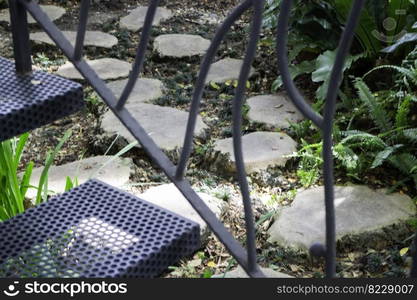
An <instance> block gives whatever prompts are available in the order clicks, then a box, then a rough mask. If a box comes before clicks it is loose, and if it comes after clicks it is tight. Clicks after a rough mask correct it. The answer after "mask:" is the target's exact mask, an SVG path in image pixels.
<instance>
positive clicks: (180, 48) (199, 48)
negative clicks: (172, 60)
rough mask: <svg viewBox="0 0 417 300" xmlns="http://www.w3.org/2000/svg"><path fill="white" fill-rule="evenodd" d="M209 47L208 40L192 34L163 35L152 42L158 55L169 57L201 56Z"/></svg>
mask: <svg viewBox="0 0 417 300" xmlns="http://www.w3.org/2000/svg"><path fill="white" fill-rule="evenodd" d="M209 46H210V41H209V40H206V39H204V38H202V37H201V36H199V35H192V34H164V35H160V36H158V37H157V38H156V39H155V41H154V47H155V49H156V51H157V52H158V53H159V55H160V56H169V57H190V56H194V55H203V54H204V53H206V51H207V49H208V47H209Z"/></svg>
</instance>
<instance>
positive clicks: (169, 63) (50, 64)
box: [0, 0, 410, 277]
mask: <svg viewBox="0 0 417 300" xmlns="http://www.w3.org/2000/svg"><path fill="white" fill-rule="evenodd" d="M40 2H41V4H49V3H54V4H58V5H61V6H65V7H66V9H67V14H66V15H65V16H64V17H63V18H62V19H60V20H58V21H57V22H56V24H57V26H58V27H59V28H60V29H63V30H64V29H65V30H68V29H72V30H74V29H76V24H77V18H78V3H79V1H40ZM238 2H240V1H238V0H216V1H210V0H172V1H161V6H166V7H168V8H170V9H172V10H173V11H174V13H175V16H174V17H173V18H171V19H170V20H168V21H166V22H162V23H161V24H160V25H159V26H155V27H154V28H153V30H152V35H151V41H150V45H151V44H152V41H153V39H154V38H155V37H157V36H158V35H160V34H162V33H190V34H199V35H201V36H203V37H204V38H208V39H211V38H212V37H213V35H214V33H215V30H216V25H215V24H210V23H205V22H204V21H202V20H206V19H207V18H208V19H214V20H216V19H222V18H224V16H225V15H227V13H228V12H229V11H230V9H232V8H233V7H234V6H235V5H236V4H237V3H238ZM146 3H147V1H143V0H140V1H129V0H119V1H115V0H112V1H93V5H92V9H91V14H90V15H91V16H92V20H93V21H92V22H90V24H89V28H90V29H96V30H98V29H100V30H102V31H104V32H109V33H111V34H114V35H116V36H117V38H118V39H119V44H118V45H117V46H115V47H113V48H112V49H101V48H95V47H87V48H86V51H85V56H86V57H87V58H90V59H91V58H101V57H114V58H119V59H123V60H126V61H129V62H132V61H133V60H134V57H135V53H136V46H137V43H138V40H139V37H140V33H139V34H138V33H131V32H129V31H126V30H121V29H119V27H118V22H119V19H120V17H122V16H125V15H126V14H127V13H128V11H129V10H131V9H132V8H134V7H136V6H138V5H146ZM103 20H105V22H104V24H97V23H96V24H95V23H94V22H97V21H101V22H103ZM249 21H250V15H249V14H246V15H245V16H244V17H243V18H242V20H240V21H239V22H238V23H237V24H235V25H234V26H233V29H232V31H231V32H230V33H229V34H228V36H227V39H226V41H225V42H224V43H223V45H222V46H221V48H220V51H219V52H218V57H217V58H216V60H218V59H221V58H223V57H232V58H242V57H243V55H244V50H245V46H246V43H245V41H246V40H247V35H248V34H247V33H248V25H249ZM32 27H33V29H35V28H37V27H36V25H33V26H32ZM271 38H273V36H272V33H270V32H263V35H262V38H261V42H260V43H259V46H258V54H257V56H256V59H255V62H254V64H253V66H254V68H255V69H256V74H255V76H254V77H253V78H251V80H250V87H249V89H248V93H247V95H248V97H249V96H252V95H259V94H265V93H270V92H271V85H272V82H273V81H274V80H275V79H276V77H277V75H278V73H277V68H276V58H275V52H274V48H273V45H271V43H270V42H269V40H270V39H271ZM0 41H1V43H0V51H1V53H0V55H1V56H5V57H9V58H12V56H13V53H12V48H11V44H10V33H9V28H8V26H7V24H0ZM32 46H33V49H32V50H33V60H34V63H35V65H36V66H37V67H39V68H41V69H43V70H46V71H49V72H52V71H55V70H56V69H57V68H58V67H59V66H60V65H62V64H63V63H65V62H66V58H65V57H64V56H63V54H62V53H60V52H59V51H58V50H57V49H56V48H54V47H51V46H44V45H35V44H33V45H32ZM199 63H200V58H185V59H175V60H173V59H166V58H161V57H159V56H158V55H157V54H155V53H153V52H152V48H151V47H149V49H148V52H147V54H146V60H145V65H144V70H143V74H142V75H143V76H144V77H149V78H156V79H160V80H161V81H163V83H164V85H165V86H166V88H167V91H166V93H165V95H164V96H163V97H162V98H160V99H158V100H157V101H155V103H156V104H159V105H164V106H171V107H177V108H179V109H183V110H188V109H189V105H190V98H191V95H192V92H193V87H194V82H195V80H196V76H197V72H198V69H199ZM297 83H298V84H299V86H300V87H301V88H302V89H303V90H304V92H305V94H306V95H307V96H308V97H309V96H311V95H312V94H313V92H312V88H313V86H312V84H311V82H307V81H305V79H304V78H301V79H300V80H299V81H298V82H297ZM85 95H86V100H87V106H86V108H85V109H84V110H83V111H81V112H79V113H77V114H75V115H73V116H70V117H68V118H65V119H62V120H59V121H57V122H54V123H53V124H50V125H48V126H45V127H43V128H40V129H37V130H34V131H33V132H32V134H31V136H30V140H29V143H28V146H27V150H26V152H25V154H24V159H23V163H27V162H28V161H34V162H35V164H36V166H41V165H42V164H43V162H44V160H45V153H46V152H47V151H48V150H50V149H52V148H54V146H55V145H56V144H57V143H58V141H59V139H60V138H61V137H62V136H63V135H64V133H65V132H66V131H67V130H69V129H71V130H72V137H71V138H70V140H69V142H68V143H66V144H65V146H64V148H63V150H62V151H61V152H60V153H59V155H58V156H57V158H56V161H55V163H56V164H57V165H60V164H64V163H66V162H70V161H75V160H77V159H80V158H83V157H84V158H86V157H90V156H93V155H103V154H104V153H105V151H106V150H107V149H108V147H109V146H110V143H111V141H108V140H103V139H101V138H100V137H101V132H100V128H99V125H100V119H101V117H102V115H103V113H104V112H105V111H106V109H107V108H106V106H105V105H104V103H103V102H102V101H101V100H100V99H98V97H97V95H96V94H95V93H94V92H93V91H92V89H91V88H90V87H88V86H87V85H85ZM233 95H234V88H233V86H227V85H224V84H222V85H220V86H219V87H218V88H217V87H216V88H213V87H208V88H207V89H206V91H205V94H204V98H203V100H204V101H203V104H202V107H201V116H202V117H203V119H204V121H205V123H206V124H207V125H208V126H209V127H210V132H209V135H208V137H207V138H206V139H205V140H197V141H196V151H195V153H194V154H193V156H192V159H191V162H190V168H189V171H188V173H187V177H188V178H189V180H190V181H191V182H192V184H193V185H194V186H196V187H197V188H198V189H199V190H211V191H212V190H217V191H218V193H219V195H220V197H223V198H224V200H225V201H227V202H228V204H229V207H228V209H227V210H226V212H225V213H224V214H223V216H222V220H223V222H224V223H225V224H226V226H227V227H228V228H230V230H231V231H232V232H233V234H234V235H235V237H236V238H237V239H238V240H240V241H242V243H244V240H245V229H244V219H243V212H242V207H241V205H240V194H239V190H238V185H237V182H236V180H235V178H233V176H230V175H227V174H223V175H222V174H218V173H216V172H214V171H213V168H211V163H212V161H211V160H210V157H211V153H212V145H213V141H214V140H215V139H218V138H225V137H230V136H231V126H230V125H231V99H232V98H233ZM311 100H312V99H311ZM261 128H262V127H260V126H259V125H258V124H251V123H249V122H248V121H247V119H245V121H244V128H243V130H244V133H249V132H253V131H255V130H259V129H261ZM287 133H288V134H289V135H291V136H293V137H295V135H294V132H293V131H291V130H288V131H287ZM122 146H123V145H118V144H117V145H116V146H115V147H113V148H112V149H111V150H110V152H109V153H110V154H114V153H116V152H117V151H118V150H120V149H121V147H122ZM125 156H128V157H132V158H133V159H134V162H135V163H136V164H137V165H138V168H137V169H138V171H137V173H136V174H135V175H134V176H133V178H132V180H133V181H134V182H137V183H139V184H142V186H143V188H145V187H148V186H149V185H154V184H159V183H165V182H168V180H167V178H166V177H165V176H164V175H163V173H162V172H161V171H160V170H158V169H157V168H155V166H154V165H153V164H152V162H151V161H149V159H148V158H147V157H146V156H145V155H144V154H143V153H142V151H141V150H137V149H135V150H132V151H130V152H128V153H127V154H126V155H125ZM169 156H170V157H172V158H173V159H174V160H176V159H177V157H178V153H177V152H176V151H173V152H171V153H169ZM295 170H296V161H290V162H289V163H288V164H287V166H286V168H278V167H277V168H270V169H269V170H268V171H267V172H263V173H260V174H255V175H253V176H251V177H250V183H251V189H252V191H254V194H255V195H260V194H270V195H271V198H273V196H272V195H275V198H274V199H276V202H277V206H276V208H275V209H278V208H279V207H282V206H285V205H290V204H291V200H292V197H291V191H293V190H295V189H297V188H300V187H301V184H300V183H299V182H298V181H297V176H296V174H295ZM336 175H337V178H338V179H337V182H338V183H345V182H346V181H347V178H345V177H344V176H338V174H336ZM364 180H365V181H364V182H360V183H363V184H368V185H370V186H375V187H381V186H387V185H390V184H391V182H392V181H393V180H395V174H388V175H387V173H385V174H381V173H380V172H375V173H370V174H369V175H367V176H365V179H364ZM141 188H142V187H141V186H139V189H141ZM219 195H218V196H219ZM254 208H255V218H256V221H258V222H259V221H260V223H259V224H258V231H257V242H258V244H257V245H258V257H259V260H260V261H259V262H260V264H261V265H263V266H265V267H272V268H274V269H276V270H278V271H281V272H284V273H287V274H290V275H293V276H296V277H321V276H323V261H317V260H311V258H309V256H308V255H306V254H305V253H294V252H292V251H289V250H288V249H283V248H281V247H278V246H277V245H272V244H270V243H268V242H267V234H266V230H267V229H268V227H269V226H270V225H271V224H272V217H273V213H271V209H270V208H268V207H266V206H265V205H263V204H262V203H261V202H260V201H259V199H257V198H256V197H255V199H254ZM408 245H409V242H407V241H404V240H403V239H398V240H393V241H387V243H386V244H385V245H384V247H380V245H375V247H372V248H362V249H358V250H353V249H352V248H349V247H348V249H343V248H340V245H339V252H338V260H337V267H338V275H339V276H343V277H384V276H401V277H402V276H405V274H406V273H405V272H406V270H407V268H408V267H409V264H410V258H409V257H407V256H400V255H399V254H398V253H399V249H401V248H402V247H406V246H408ZM190 261H191V262H196V261H197V262H199V263H195V264H194V265H193V264H190ZM235 264H236V262H235V261H234V260H233V259H232V257H231V256H230V255H229V254H228V252H227V251H226V249H225V248H224V247H223V246H222V244H221V243H219V241H218V240H217V238H215V237H214V236H213V235H212V236H211V237H210V238H209V241H208V243H207V245H206V247H205V248H204V249H201V252H199V253H197V254H196V255H195V256H194V257H190V258H188V259H186V260H184V262H182V263H180V264H179V265H177V266H175V267H174V268H173V272H167V273H166V274H165V275H164V276H165V277H201V276H204V274H218V273H221V272H224V271H225V270H228V269H230V268H232V267H233V266H234V265H235Z"/></svg>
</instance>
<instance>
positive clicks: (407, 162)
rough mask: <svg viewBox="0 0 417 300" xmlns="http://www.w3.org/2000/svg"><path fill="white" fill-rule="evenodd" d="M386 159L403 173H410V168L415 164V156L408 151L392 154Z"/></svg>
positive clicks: (416, 164) (416, 162)
mask: <svg viewBox="0 0 417 300" xmlns="http://www.w3.org/2000/svg"><path fill="white" fill-rule="evenodd" d="M388 160H389V162H390V163H391V164H392V165H394V166H395V167H396V168H398V169H399V170H400V171H401V172H402V173H404V174H405V175H410V174H411V170H413V169H414V168H415V167H416V166H417V157H415V156H414V155H412V154H410V153H401V154H397V155H392V156H391V157H390V158H389V159H388Z"/></svg>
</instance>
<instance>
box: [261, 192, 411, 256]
mask: <svg viewBox="0 0 417 300" xmlns="http://www.w3.org/2000/svg"><path fill="white" fill-rule="evenodd" d="M334 203H335V207H336V238H337V240H340V239H342V238H343V237H346V236H363V240H364V241H368V240H370V239H369V234H371V235H372V234H373V233H376V232H378V231H380V230H381V229H383V228H384V227H387V226H390V225H394V224H397V223H401V222H405V221H407V220H409V219H411V218H413V217H414V216H415V214H416V206H415V204H414V203H413V201H412V199H411V198H410V197H408V196H406V195H401V194H398V193H397V194H391V195H386V191H384V190H377V191H375V190H371V189H370V188H369V187H367V186H361V185H352V186H336V187H335V202H334ZM384 233H385V234H384V236H386V234H387V233H386V232H385V231H384ZM269 234H270V238H269V240H270V241H272V242H278V243H279V244H281V245H282V246H287V247H292V248H295V249H300V250H306V249H309V248H310V246H311V245H312V244H313V243H316V242H320V243H324V242H325V207H324V188H323V187H315V188H310V189H307V190H304V191H301V192H299V193H298V194H297V196H296V197H295V199H294V201H293V203H292V205H291V206H290V207H287V208H284V209H283V210H282V211H281V212H280V213H279V215H277V216H276V220H275V222H274V224H273V225H272V226H271V228H270V229H269Z"/></svg>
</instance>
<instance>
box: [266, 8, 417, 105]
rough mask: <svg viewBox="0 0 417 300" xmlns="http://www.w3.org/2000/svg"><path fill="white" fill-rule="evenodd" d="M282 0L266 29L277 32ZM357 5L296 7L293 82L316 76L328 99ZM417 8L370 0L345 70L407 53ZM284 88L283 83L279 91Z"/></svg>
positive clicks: (270, 14)
mask: <svg viewBox="0 0 417 300" xmlns="http://www.w3.org/2000/svg"><path fill="white" fill-rule="evenodd" d="M280 3H281V0H269V1H267V9H266V11H265V15H264V26H265V27H266V28H267V29H271V30H273V29H275V28H276V26H277V16H278V15H279V6H280ZM351 6H352V1H351V0H307V1H298V2H295V5H294V7H293V9H292V12H291V14H292V15H291V19H290V24H289V26H290V32H291V34H290V35H289V40H288V45H289V60H290V61H291V62H292V64H291V65H290V74H291V77H292V78H293V79H295V78H296V77H297V76H299V75H302V74H312V80H313V81H314V82H318V83H320V86H319V88H318V90H317V92H316V97H317V98H318V99H324V97H325V94H326V92H327V86H328V82H327V81H328V80H329V79H328V78H329V74H330V71H331V68H332V66H333V62H334V58H335V53H336V48H337V45H338V41H339V39H340V35H341V32H342V31H343V28H344V24H345V23H346V20H347V18H348V14H349V11H350V9H351ZM416 21H417V7H416V4H415V3H414V1H380V0H369V1H366V6H365V8H364V10H363V12H362V15H361V18H360V22H359V25H358V27H357V30H356V34H355V42H354V43H353V47H352V50H351V53H354V55H352V56H350V57H349V58H348V60H347V63H346V65H345V69H344V70H345V71H346V70H349V69H350V68H351V67H353V66H354V64H355V63H356V62H357V61H358V60H359V59H360V58H367V59H368V60H369V61H370V62H375V61H376V59H378V58H379V57H381V56H383V55H384V56H386V54H389V53H394V52H395V54H398V53H400V54H401V52H399V51H397V50H399V49H400V48H402V47H401V46H402V45H405V44H410V43H412V42H415V41H416V40H417V33H416V32H413V31H415V30H417V25H416V24H417V23H416ZM300 54H303V55H300ZM281 86H282V80H281V79H280V78H278V79H277V80H276V81H275V82H274V83H273V86H272V89H273V91H276V90H278V89H279V88H280V87H281Z"/></svg>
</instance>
